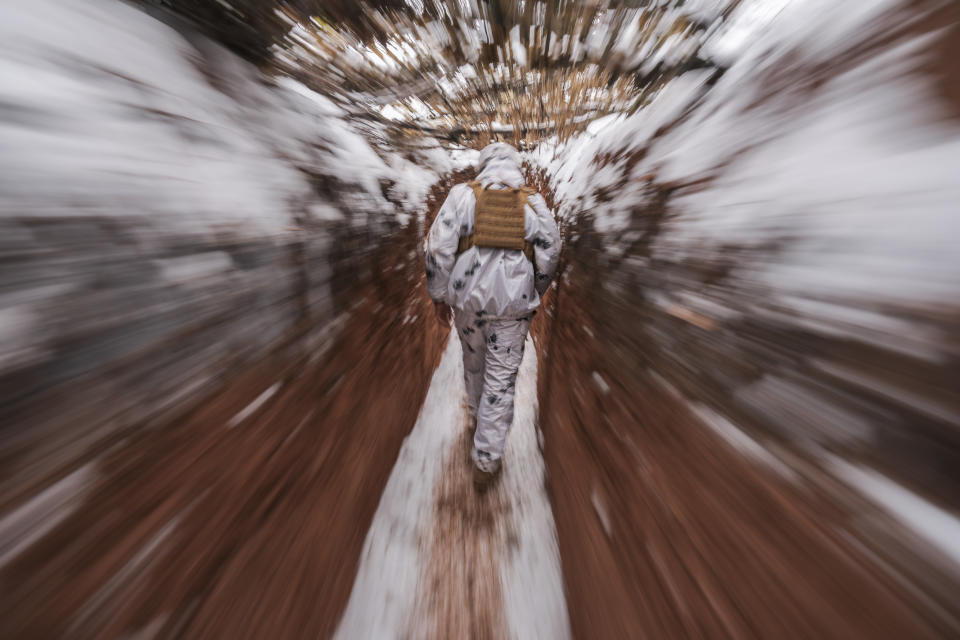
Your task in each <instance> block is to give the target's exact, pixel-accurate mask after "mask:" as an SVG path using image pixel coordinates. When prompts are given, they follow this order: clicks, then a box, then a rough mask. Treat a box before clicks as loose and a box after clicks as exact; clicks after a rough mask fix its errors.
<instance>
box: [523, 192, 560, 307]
mask: <svg viewBox="0 0 960 640" xmlns="http://www.w3.org/2000/svg"><path fill="white" fill-rule="evenodd" d="M527 202H528V203H529V204H530V208H531V209H533V213H534V217H535V219H536V224H534V225H532V227H533V228H532V229H531V233H530V234H529V236H528V237H527V240H528V241H529V242H530V243H532V244H533V253H534V258H535V259H536V275H535V277H534V286H535V287H536V289H537V293H539V294H540V295H541V296H542V295H543V294H544V293H546V292H547V288H548V287H549V286H550V282H551V281H552V280H553V277H554V275H556V273H557V263H558V262H559V261H560V229H558V228H557V222H556V220H554V218H553V212H552V211H550V208H549V207H547V203H546V201H545V200H544V199H543V196H541V195H540V194H539V193H538V194H536V195H533V196H530V199H529V200H528V201H527Z"/></svg>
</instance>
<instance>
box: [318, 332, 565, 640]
mask: <svg viewBox="0 0 960 640" xmlns="http://www.w3.org/2000/svg"><path fill="white" fill-rule="evenodd" d="M536 375H537V373H536V352H535V349H534V347H533V343H532V341H528V344H527V349H526V355H525V357H524V360H523V364H522V365H521V368H520V374H519V379H518V382H517V405H516V406H517V408H516V416H515V421H514V425H513V429H512V432H511V434H510V440H509V441H508V445H507V451H506V454H505V465H504V472H503V475H502V477H501V479H500V482H499V484H498V486H497V487H496V488H495V489H494V490H492V491H491V492H490V493H489V494H488V495H486V496H478V495H477V494H475V493H474V492H473V489H472V485H471V486H469V488H468V485H470V482H471V480H470V467H469V462H468V457H467V454H468V451H467V446H468V440H467V438H465V437H464V434H465V433H466V430H467V425H466V411H465V409H464V404H463V402H464V392H463V364H462V361H461V354H460V342H459V341H458V340H457V339H456V336H451V340H450V341H449V343H448V344H447V348H446V351H445V352H444V354H443V358H442V360H441V362H440V365H439V367H438V368H437V371H436V373H435V374H434V377H433V381H432V382H431V385H430V389H429V391H428V393H427V397H426V400H425V401H424V405H423V409H422V410H421V413H420V416H419V418H418V420H417V423H416V425H415V426H414V428H413V431H412V432H411V433H410V435H409V436H408V437H407V440H406V442H405V443H404V445H403V448H402V449H401V451H400V455H399V457H398V459H397V463H396V465H395V467H394V469H393V473H392V474H391V476H390V479H389V481H388V483H387V486H386V489H385V490H384V493H383V496H382V498H381V500H380V505H379V506H378V508H377V512H376V514H375V515H374V519H373V523H372V525H371V527H370V531H369V533H368V534H367V538H366V542H365V544H364V550H363V554H362V556H361V561H360V568H359V570H358V572H357V577H356V582H355V583H354V587H353V592H352V594H351V597H350V601H349V603H348V605H347V608H346V611H345V612H344V616H343V619H342V620H341V623H340V626H339V629H338V631H337V634H336V637H337V638H340V639H343V640H350V639H353V638H399V637H416V638H419V637H463V636H460V635H458V634H459V633H461V632H462V631H463V630H465V629H474V630H475V629H478V628H480V629H486V630H487V631H490V630H493V631H494V633H493V637H504V635H506V636H509V637H513V638H520V639H523V640H526V639H528V638H548V639H551V640H553V639H562V638H566V637H569V636H570V631H569V628H568V617H567V609H566V602H565V599H564V595H563V583H562V577H561V573H560V557H559V551H558V549H557V541H556V531H555V528H554V523H553V515H552V512H551V510H550V504H549V501H548V499H547V496H546V492H545V488H544V465H543V459H542V458H541V455H540V451H539V448H538V445H537V435H536V426H535V420H536V413H537V404H536V403H537V400H536ZM464 523H465V527H464V529H462V530H461V529H458V527H461V526H464ZM485 561H486V562H485ZM491 606H492V607H493V608H494V610H493V611H487V610H486V609H487V608H489V607H491ZM480 618H483V619H482V620H481V619H480ZM438 634H440V635H438ZM445 634H453V635H445Z"/></svg>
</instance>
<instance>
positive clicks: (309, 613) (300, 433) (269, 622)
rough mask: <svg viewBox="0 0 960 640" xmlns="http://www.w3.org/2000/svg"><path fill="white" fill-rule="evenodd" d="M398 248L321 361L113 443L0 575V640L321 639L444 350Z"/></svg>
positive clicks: (269, 370) (267, 375) (266, 366)
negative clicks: (82, 489) (61, 515)
mask: <svg viewBox="0 0 960 640" xmlns="http://www.w3.org/2000/svg"><path fill="white" fill-rule="evenodd" d="M415 234H416V232H415V230H413V229H411V230H409V231H408V232H407V233H405V234H404V235H403V236H401V237H398V238H396V239H395V240H394V241H393V242H391V243H389V244H388V245H387V246H386V247H385V248H383V250H382V263H383V264H390V265H394V264H398V263H399V264H402V265H403V267H402V269H399V270H394V269H390V270H383V271H381V273H380V274H378V276H377V277H376V278H374V280H373V281H372V282H370V283H369V284H367V285H364V286H363V287H362V288H361V289H359V290H356V291H355V292H354V294H355V296H356V297H355V299H356V300H362V302H360V304H359V305H358V306H357V307H356V308H355V309H354V310H353V311H352V312H351V313H350V315H349V317H348V319H347V320H346V322H345V323H344V325H343V328H342V330H341V331H340V333H339V335H337V336H336V337H335V339H333V340H332V344H331V345H330V346H329V349H328V350H327V351H326V352H325V353H323V355H322V356H321V357H319V358H317V359H315V360H314V361H313V362H311V361H310V359H309V358H296V357H292V356H290V355H289V353H288V351H285V350H280V351H278V352H277V353H274V354H273V355H271V356H270V357H268V358H265V359H264V360H263V361H262V362H261V363H259V365H258V366H255V367H252V368H250V369H248V370H246V371H242V372H238V374H237V375H236V376H235V377H234V378H233V379H232V380H231V381H230V382H229V383H227V384H225V385H224V386H223V388H221V389H220V390H219V391H217V392H216V393H214V394H212V395H211V396H209V397H208V398H206V399H205V400H204V401H203V402H201V403H199V404H198V405H197V406H196V407H194V408H193V409H191V410H189V411H187V412H185V414H184V415H183V416H182V417H181V418H180V419H177V420H173V421H171V422H170V423H169V424H165V425H161V426H159V427H156V428H153V429H151V430H145V431H142V432H140V433H138V434H136V435H133V436H130V437H128V438H127V439H125V440H121V441H118V442H115V443H113V447H112V449H111V450H110V451H108V452H107V453H106V454H105V455H103V456H102V457H101V458H100V460H99V462H98V463H97V466H96V474H97V478H96V481H95V483H94V485H93V486H92V487H91V488H90V489H89V490H88V492H87V493H86V494H85V496H86V497H85V499H84V501H83V503H82V505H81V506H80V507H79V508H78V509H77V510H76V511H75V512H74V513H73V514H72V515H70V516H68V517H67V518H66V519H65V520H64V521H62V522H61V523H60V524H59V525H58V526H56V527H55V528H54V529H53V530H51V531H50V532H48V533H47V534H46V535H44V536H43V537H42V538H41V539H39V540H38V541H37V542H35V543H34V544H33V545H32V546H30V547H29V548H28V549H27V550H26V551H25V552H24V553H22V554H20V555H19V556H17V557H16V558H14V559H13V560H12V561H11V562H10V563H9V564H7V565H6V566H5V567H3V569H2V571H0V592H2V593H3V597H2V599H0V637H4V638H66V637H69V638H116V637H120V636H121V635H123V634H125V633H129V632H131V631H134V630H137V629H144V628H145V627H147V625H150V627H149V629H150V631H151V632H156V633H157V635H156V636H155V637H185V638H268V637H270V638H272V637H284V638H302V637H326V636H329V635H330V634H331V633H332V632H333V630H334V629H335V625H336V624H337V621H338V620H339V617H340V614H341V612H342V609H343V607H344V606H345V605H346V601H347V598H348V596H349V593H350V590H351V588H352V584H353V579H354V576H355V573H356V568H357V564H358V559H359V554H360V551H361V548H362V544H363V540H364V536H365V533H366V531H367V528H368V527H369V524H370V522H371V520H372V517H373V513H374V511H375V509H376V506H377V503H378V501H379V498H380V494H381V493H382V490H383V487H384V485H385V484H386V481H387V478H388V476H389V474H390V471H391V469H392V467H393V463H394V461H395V460H396V457H397V454H398V452H399V449H400V446H401V444H402V442H403V439H404V437H405V436H406V435H407V433H408V432H409V431H410V429H411V428H412V426H413V424H414V422H415V420H416V416H417V414H418V412H419V410H420V406H421V404H422V402H423V398H424V395H425V393H426V390H427V387H428V385H429V381H430V377H431V375H432V373H433V371H434V369H435V367H436V363H437V361H438V359H439V355H440V352H441V347H442V344H443V342H444V339H445V336H446V331H445V330H442V329H441V328H440V327H439V326H438V325H437V323H436V321H435V319H434V318H433V313H432V308H431V304H430V302H429V299H428V298H427V296H426V292H425V286H424V282H423V277H422V273H423V268H422V264H421V262H420V260H419V258H418V257H416V256H415V255H411V252H410V249H411V247H412V246H413V245H414V243H415ZM405 315H407V316H409V317H413V318H414V320H413V321H412V322H409V321H408V322H407V323H406V324H405V323H404V316H405ZM277 382H281V383H282V386H281V387H280V388H279V390H278V391H277V392H276V393H275V395H273V396H272V397H271V398H270V399H269V400H268V401H267V402H265V403H264V404H263V405H262V406H261V407H260V408H259V409H258V410H257V411H255V412H254V413H253V414H252V415H251V416H249V417H248V418H247V419H246V420H244V421H242V422H241V423H240V424H238V425H236V426H234V427H232V428H230V427H228V423H229V422H230V420H231V418H233V417H234V416H235V415H236V414H237V413H238V412H239V411H241V410H242V409H243V408H244V407H245V406H247V405H248V404H250V403H251V402H252V401H253V400H254V399H255V398H257V397H258V396H259V395H260V394H261V393H262V392H263V391H264V390H266V389H268V388H270V387H271V385H273V384H274V383H277Z"/></svg>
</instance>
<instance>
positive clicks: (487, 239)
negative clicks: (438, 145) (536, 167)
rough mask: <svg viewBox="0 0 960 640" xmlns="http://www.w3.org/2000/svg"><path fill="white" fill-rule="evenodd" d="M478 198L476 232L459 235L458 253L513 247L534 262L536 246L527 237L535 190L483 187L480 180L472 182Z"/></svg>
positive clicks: (474, 221)
mask: <svg viewBox="0 0 960 640" xmlns="http://www.w3.org/2000/svg"><path fill="white" fill-rule="evenodd" d="M468 184H469V185H470V188H471V189H473V195H474V197H475V198H476V200H477V204H476V207H475V208H474V212H473V233H472V234H470V235H468V236H463V237H461V238H460V244H459V245H458V246H457V255H459V254H461V253H463V252H464V251H466V250H467V249H469V248H470V247H487V248H490V249H513V250H515V251H523V255H525V256H527V259H528V260H530V262H533V245H532V244H530V243H529V242H527V241H526V240H525V239H524V235H525V234H526V222H527V214H526V207H527V199H528V198H529V197H530V196H532V195H533V194H534V193H536V191H535V190H533V189H530V188H528V187H520V188H514V189H484V188H483V185H481V184H480V183H479V182H469V183H468Z"/></svg>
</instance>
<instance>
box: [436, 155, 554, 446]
mask: <svg viewBox="0 0 960 640" xmlns="http://www.w3.org/2000/svg"><path fill="white" fill-rule="evenodd" d="M520 162H521V160H520V154H519V153H518V152H517V150H516V149H514V148H513V147H511V146H510V145H507V144H504V143H494V144H492V145H489V146H487V147H486V148H484V150H483V151H482V152H481V154H480V174H479V175H478V176H477V181H478V182H480V183H481V184H482V185H483V186H484V187H486V188H491V189H504V188H508V187H509V188H515V187H522V186H524V179H523V174H522V173H521V171H520ZM475 205H476V198H475V197H474V194H473V190H472V189H471V188H470V186H469V185H467V184H458V185H456V186H455V187H453V188H452V189H451V190H450V195H449V196H447V199H446V201H445V202H444V203H443V206H442V207H441V209H440V212H439V213H438V214H437V218H436V220H434V222H433V226H432V227H431V228H430V232H429V234H428V235H427V240H426V246H425V248H426V263H427V289H428V291H429V292H430V297H431V298H433V300H434V301H435V302H443V303H446V304H448V305H450V306H451V307H453V310H454V326H455V327H456V330H457V334H458V335H459V336H460V343H461V345H462V347H463V368H464V381H465V383H466V389H467V403H468V405H469V407H470V412H471V414H472V415H473V417H474V418H476V421H477V431H476V435H475V437H474V449H473V458H474V461H475V462H477V461H478V456H480V457H482V458H483V459H485V460H499V459H500V457H501V456H502V455H503V450H504V446H505V445H506V439H507V433H508V431H509V430H510V425H511V424H512V423H513V398H514V391H515V386H516V379H517V370H518V369H519V367H520V360H521V359H522V357H523V345H524V341H525V340H526V337H527V331H528V330H529V328H530V318H531V316H532V315H533V312H534V311H535V310H536V308H537V306H538V305H539V304H540V296H542V295H543V294H544V293H545V292H546V290H547V287H548V286H549V285H550V281H551V280H552V279H553V276H554V273H555V272H556V269H557V260H558V257H559V254H560V232H559V230H558V229H557V224H556V222H555V221H554V219H553V214H552V212H551V211H550V209H549V208H548V207H547V205H546V202H545V201H544V199H543V196H541V195H540V194H535V195H532V196H530V198H529V199H528V201H527V207H526V228H525V234H524V237H525V239H526V240H527V241H528V242H530V243H531V244H533V246H534V254H535V259H536V274H535V273H534V266H533V264H531V262H530V261H529V260H528V259H527V257H526V256H525V255H524V254H523V252H522V251H516V250H510V249H491V248H484V247H471V248H470V249H468V250H466V251H464V252H463V253H462V254H461V255H459V256H457V255H456V253H457V245H458V243H459V241H460V237H461V236H464V235H470V234H472V233H473V220H474V217H473V216H474V207H475ZM478 464H480V463H479V462H478Z"/></svg>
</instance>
